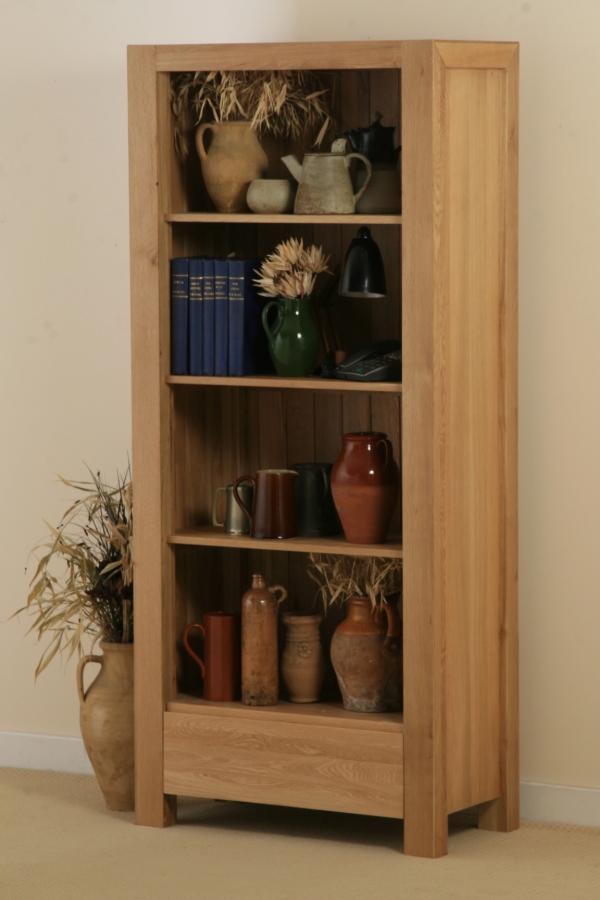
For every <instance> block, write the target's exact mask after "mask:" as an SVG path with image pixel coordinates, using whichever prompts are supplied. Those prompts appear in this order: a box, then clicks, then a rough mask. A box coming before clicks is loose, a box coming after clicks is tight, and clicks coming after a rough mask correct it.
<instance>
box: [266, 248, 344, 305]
mask: <svg viewBox="0 0 600 900" xmlns="http://www.w3.org/2000/svg"><path fill="white" fill-rule="evenodd" d="M328 262H329V256H327V257H325V256H324V255H323V248H322V247H316V246H315V245H314V244H312V245H311V246H310V247H305V246H304V243H303V241H302V240H299V241H298V240H296V238H290V239H289V240H287V241H282V242H281V244H278V245H277V247H276V248H275V250H274V252H273V253H270V254H269V256H267V258H266V259H265V260H264V261H263V262H262V264H261V267H260V269H257V270H256V273H257V275H259V278H255V279H254V284H255V285H256V287H257V288H259V294H260V295H261V297H285V298H286V299H288V300H291V299H294V298H295V297H310V296H311V295H312V292H313V289H314V286H315V281H316V279H317V275H318V274H319V273H320V272H329V269H328V268H327V263H328Z"/></svg>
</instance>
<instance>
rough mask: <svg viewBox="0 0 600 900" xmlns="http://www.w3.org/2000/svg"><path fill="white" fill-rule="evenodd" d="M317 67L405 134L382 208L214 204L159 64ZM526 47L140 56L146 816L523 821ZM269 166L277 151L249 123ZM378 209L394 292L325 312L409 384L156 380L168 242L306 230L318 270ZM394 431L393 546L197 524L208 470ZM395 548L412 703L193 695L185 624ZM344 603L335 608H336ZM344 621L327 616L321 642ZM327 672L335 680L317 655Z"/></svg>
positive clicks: (266, 49) (193, 250)
mask: <svg viewBox="0 0 600 900" xmlns="http://www.w3.org/2000/svg"><path fill="white" fill-rule="evenodd" d="M300 68H304V69H313V70H318V71H319V72H320V73H321V74H322V77H323V79H324V80H325V81H326V82H327V83H328V84H329V85H330V86H331V87H332V94H331V97H332V106H333V111H334V113H335V116H336V119H337V122H338V126H339V127H338V130H339V132H340V133H341V132H343V131H344V130H346V129H347V128H352V127H356V126H359V125H365V124H367V123H368V121H369V114H370V113H371V112H373V111H374V110H379V111H380V112H381V113H383V115H384V123H385V124H388V125H390V124H393V125H395V126H396V128H397V132H396V134H397V135H398V137H399V142H400V143H401V145H402V153H401V166H400V168H401V176H400V177H401V186H402V210H401V214H399V215H390V216H376V215H371V216H361V215H354V216H321V217H318V216H315V217H310V216H294V215H279V216H264V215H260V216H258V215H252V214H247V215H231V216H226V215H220V214H217V213H215V212H214V211H211V210H212V209H213V208H212V206H211V204H210V201H209V200H208V197H207V195H206V192H205V189H204V186H203V182H202V175H201V172H200V167H199V163H198V161H197V160H196V158H195V153H194V152H192V153H191V154H190V156H189V158H188V160H187V161H186V162H185V164H181V163H180V162H179V161H178V159H177V157H176V155H175V152H174V146H173V120H172V115H171V111H170V104H169V90H170V79H171V75H172V73H177V72H182V71H196V70H212V69H261V70H264V69H267V70H268V69H300ZM517 121H518V45H517V44H513V43H464V42H443V41H442V42H440V41H389V42H375V41H369V42H356V43H297V44H294V43H289V44H247V45H244V44H237V45H189V46H135V47H130V48H129V144H130V216H131V300H132V355H133V473H134V481H135V507H136V528H135V551H134V566H135V591H136V620H135V629H136V634H135V719H136V739H135V740H136V744H135V746H136V820H137V822H138V823H139V824H144V825H154V826H164V825H169V824H172V823H174V822H175V820H176V795H177V794H182V795H196V796H203V797H214V798H220V799H226V800H227V799H232V800H242V801H256V802H262V803H273V804H284V805H290V806H300V807H310V808H315V809H329V810H339V811H346V812H356V813H367V814H374V815H382V816H388V817H391V818H396V819H400V818H403V819H404V849H405V852H406V853H409V854H413V855H418V856H428V857H435V856H440V855H442V854H444V853H446V852H447V835H448V814H449V813H452V812H454V811H457V810H461V809H464V808H466V807H472V806H475V805H478V807H479V825H480V827H481V828H486V829H490V830H497V831H508V830H512V829H514V828H517V827H518V823H519V800H518V797H519V794H518V788H519V785H518V781H519V779H518V706H517V704H518V699H517ZM263 145H264V146H265V149H266V150H267V154H268V156H269V159H270V175H271V176H274V177H277V176H280V177H281V176H283V175H284V172H283V170H282V169H281V168H280V166H281V163H280V162H279V157H280V156H281V155H283V154H284V152H289V151H290V149H295V148H293V147H290V146H287V145H286V146H284V145H283V144H276V143H275V142H273V141H269V139H268V138H267V139H265V140H264V141H263ZM363 223H368V224H369V225H370V227H371V230H372V234H373V236H374V238H375V239H376V241H377V242H378V244H379V246H380V248H381V250H382V253H383V257H384V261H385V266H386V273H387V278H388V296H387V298H386V299H385V300H374V301H366V302H365V301H359V300H347V301H340V302H339V303H338V304H337V314H338V316H339V327H340V329H341V333H342V340H343V344H344V347H345V349H347V350H349V351H352V350H354V349H356V348H358V347H360V346H363V345H364V344H366V343H369V342H371V341H376V340H381V339H383V338H385V337H390V336H397V337H401V339H402V345H403V383H402V384H401V385H400V384H376V385H370V386H366V385H354V384H351V383H347V384H339V383H331V382H324V381H322V380H319V379H316V378H307V379H280V378H276V377H266V378H237V379H235V378H205V377H202V378H194V377H175V376H171V375H170V374H169V260H170V258H171V257H173V256H181V255H192V254H200V253H203V254H209V255H210V254H212V255H226V254H227V253H229V252H231V251H235V252H237V253H238V254H239V255H242V256H244V255H246V256H252V255H255V254H256V255H259V256H260V255H262V254H264V253H266V252H269V251H270V250H272V249H273V248H274V246H275V245H276V243H278V242H279V241H280V240H281V239H282V238H283V237H286V236H290V235H295V236H297V237H300V236H302V237H303V238H304V239H305V240H308V241H310V242H315V243H317V244H321V245H323V247H324V249H325V251H326V252H327V253H331V255H332V263H335V262H337V261H338V260H339V259H340V258H341V257H342V255H343V253H344V251H345V248H346V247H347V245H348V243H349V241H350V239H351V238H352V237H353V236H354V234H355V233H356V230H357V228H358V227H359V226H360V225H361V224H363ZM369 429H376V430H381V431H385V432H387V434H388V435H389V436H390V438H391V440H392V442H393V444H394V449H395V455H396V458H397V459H398V460H399V461H400V463H401V471H402V489H401V498H400V500H399V503H398V508H397V511H396V514H395V518H394V522H393V527H392V530H393V532H394V533H393V534H391V535H390V540H389V543H387V544H385V545H382V546H377V547H372V546H353V545H349V544H347V543H346V542H345V541H344V540H343V539H337V540H335V539H328V540H318V539H315V540H308V539H301V538H298V539H294V540H290V541H262V542H260V541H254V540H252V539H242V538H233V537H228V536H226V535H224V534H223V532H222V531H219V530H217V529H213V528H212V527H211V526H210V525H209V522H210V508H211V501H212V495H213V492H214V490H215V488H216V487H217V486H218V485H225V484H228V483H230V482H231V481H232V480H233V479H234V478H235V477H236V476H238V475H240V474H243V473H253V472H254V471H255V470H256V469H258V468H264V467H271V466H274V467H280V466H286V465H288V464H291V463H294V462H306V461H311V460H316V461H330V462H331V461H333V460H334V459H335V457H336V456H337V454H338V452H339V450H340V447H341V438H342V434H343V433H344V432H346V431H355V430H369ZM311 550H314V551H319V550H321V551H328V552H338V553H352V554H357V555H358V554H364V555H374V554H376V555H379V556H386V555H387V556H396V557H398V556H402V557H403V560H404V596H403V619H404V713H403V714H385V715H365V714H356V713H349V712H346V711H344V710H343V709H342V708H341V705H340V704H339V703H338V702H336V694H335V691H336V685H335V680H334V679H333V678H331V677H329V681H328V682H327V684H326V691H325V699H324V701H323V702H322V703H318V704H313V705H308V706H302V705H298V704H291V703H286V702H285V700H282V702H281V703H280V704H279V705H278V706H276V707H268V708H263V709H260V708H258V709H257V708H246V707H243V706H242V705H241V704H219V703H212V704H210V703H204V702H203V701H202V700H200V699H198V698H197V695H198V693H199V683H198V680H197V679H198V676H197V675H196V673H195V672H194V670H193V667H192V666H191V665H189V664H188V661H187V660H186V659H185V658H184V656H183V654H182V653H181V646H180V639H181V633H182V631H183V628H184V626H185V624H186V623H187V622H188V621H192V620H194V619H197V618H198V617H200V616H201V615H202V613H203V612H204V611H207V610H208V609H214V608H223V609H226V610H234V609H236V608H238V609H239V603H240V598H241V595H242V593H243V592H244V590H245V589H246V588H247V587H248V585H249V583H250V575H251V573H252V572H253V571H264V572H265V573H266V575H267V577H268V578H270V579H272V581H274V582H279V583H283V584H284V585H286V587H287V588H288V590H289V594H290V596H289V599H288V601H287V603H288V608H296V609H301V608H309V607H310V606H311V604H312V603H313V600H314V585H312V587H311V583H310V582H309V581H308V578H307V575H306V555H305V554H306V553H307V552H309V551H311ZM336 615H337V618H336ZM340 615H343V613H341V612H338V613H337V614H336V613H335V612H334V613H333V615H332V616H330V615H328V617H327V620H326V622H325V627H324V641H325V644H327V641H328V639H329V637H330V635H331V633H332V630H333V628H334V627H335V625H336V623H337V621H339V617H340ZM330 676H331V673H330Z"/></svg>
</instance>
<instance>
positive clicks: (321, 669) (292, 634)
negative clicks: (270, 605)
mask: <svg viewBox="0 0 600 900" xmlns="http://www.w3.org/2000/svg"><path fill="white" fill-rule="evenodd" d="M322 619H323V616H320V615H301V614H298V613H290V612H287V613H283V615H282V617H281V620H282V622H283V624H284V625H285V626H286V629H287V633H286V642H285V647H284V649H283V656H282V658H281V677H282V678H283V681H284V684H285V686H286V688H287V689H288V691H289V694H290V700H291V701H292V703H314V702H315V701H316V700H318V699H319V694H320V691H321V688H322V687H323V679H324V678H325V671H326V666H325V657H324V655H323V648H322V646H321V640H320V638H319V625H320V623H321V621H322Z"/></svg>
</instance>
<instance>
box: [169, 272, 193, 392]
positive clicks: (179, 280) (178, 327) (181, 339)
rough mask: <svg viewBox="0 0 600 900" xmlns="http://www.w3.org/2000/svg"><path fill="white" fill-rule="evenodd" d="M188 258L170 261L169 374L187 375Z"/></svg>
mask: <svg viewBox="0 0 600 900" xmlns="http://www.w3.org/2000/svg"><path fill="white" fill-rule="evenodd" d="M188 264H189V257H187V256H180V257H177V258H176V259H172V260H171V374H172V375H187V374H188V372H189V361H188V323H189V293H188V281H189V277H188V274H189V273H188Z"/></svg>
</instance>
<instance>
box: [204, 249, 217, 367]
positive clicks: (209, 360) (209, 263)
mask: <svg viewBox="0 0 600 900" xmlns="http://www.w3.org/2000/svg"><path fill="white" fill-rule="evenodd" d="M203 268H204V280H203V282H202V287H203V296H204V300H203V301H202V306H203V312H204V316H203V326H204V336H203V337H204V340H203V356H202V373H203V375H214V374H215V261H214V259H205V260H204V266H203Z"/></svg>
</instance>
